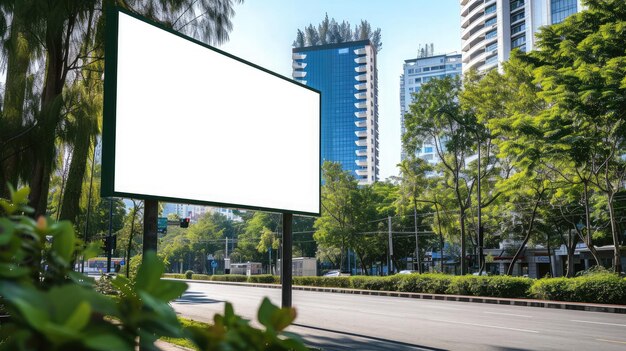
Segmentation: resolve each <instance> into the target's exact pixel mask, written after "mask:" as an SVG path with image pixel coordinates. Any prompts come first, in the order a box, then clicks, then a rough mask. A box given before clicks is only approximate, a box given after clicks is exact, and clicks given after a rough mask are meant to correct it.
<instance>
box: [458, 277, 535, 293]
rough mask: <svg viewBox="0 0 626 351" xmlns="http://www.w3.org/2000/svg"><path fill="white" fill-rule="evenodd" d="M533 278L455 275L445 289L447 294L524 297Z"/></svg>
mask: <svg viewBox="0 0 626 351" xmlns="http://www.w3.org/2000/svg"><path fill="white" fill-rule="evenodd" d="M532 284H533V279H530V278H522V277H510V276H505V275H502V276H491V277H484V276H472V275H466V276H457V277H453V278H452V279H451V281H450V285H449V286H448V288H447V289H446V292H447V293H448V294H454V295H469V296H489V297H507V298H525V297H528V296H529V292H528V290H529V289H530V287H531V286H532Z"/></svg>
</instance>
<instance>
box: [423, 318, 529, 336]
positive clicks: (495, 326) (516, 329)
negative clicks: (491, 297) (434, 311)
mask: <svg viewBox="0 0 626 351" xmlns="http://www.w3.org/2000/svg"><path fill="white" fill-rule="evenodd" d="M427 320H429V321H433V322H442V323H452V324H463V325H470V326H473V327H483V328H495V329H504V330H513V331H519V332H524V333H539V332H538V331H536V330H530V329H519V328H509V327H501V326H497V325H487V324H477V323H465V322H455V321H444V320H439V319H427Z"/></svg>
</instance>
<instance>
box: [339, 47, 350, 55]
mask: <svg viewBox="0 0 626 351" xmlns="http://www.w3.org/2000/svg"><path fill="white" fill-rule="evenodd" d="M337 53H338V54H340V55H341V54H347V53H348V48H342V49H339V50H337Z"/></svg>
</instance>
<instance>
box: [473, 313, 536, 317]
mask: <svg viewBox="0 0 626 351" xmlns="http://www.w3.org/2000/svg"><path fill="white" fill-rule="evenodd" d="M483 313H487V314H498V315H502V316H513V317H525V318H533V317H532V316H526V315H523V314H512V313H501V312H483Z"/></svg>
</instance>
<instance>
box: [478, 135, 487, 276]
mask: <svg viewBox="0 0 626 351" xmlns="http://www.w3.org/2000/svg"><path fill="white" fill-rule="evenodd" d="M476 191H477V193H476V201H477V202H478V206H477V207H478V210H477V212H478V228H477V230H478V233H477V234H478V275H479V276H480V275H481V274H483V269H485V262H484V257H483V227H482V221H481V218H480V217H481V209H480V204H481V200H480V139H478V178H477V186H476Z"/></svg>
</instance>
